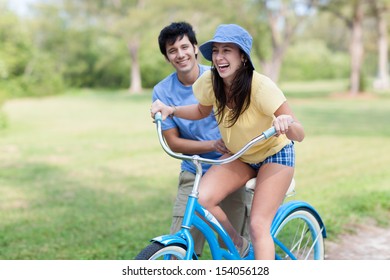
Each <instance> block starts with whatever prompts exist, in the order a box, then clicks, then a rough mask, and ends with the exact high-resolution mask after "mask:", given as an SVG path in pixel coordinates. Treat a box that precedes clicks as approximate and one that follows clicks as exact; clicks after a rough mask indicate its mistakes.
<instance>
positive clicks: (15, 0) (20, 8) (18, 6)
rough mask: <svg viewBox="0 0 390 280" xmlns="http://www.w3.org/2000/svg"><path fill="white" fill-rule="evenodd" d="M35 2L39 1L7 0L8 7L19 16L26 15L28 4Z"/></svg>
mask: <svg viewBox="0 0 390 280" xmlns="http://www.w3.org/2000/svg"><path fill="white" fill-rule="evenodd" d="M37 1H39V0H9V1H8V5H9V7H10V8H11V9H12V10H14V11H15V12H16V13H18V14H19V15H26V14H27V13H28V6H29V4H31V3H34V2H37Z"/></svg>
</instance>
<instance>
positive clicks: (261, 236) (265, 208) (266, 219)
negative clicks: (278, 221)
mask: <svg viewBox="0 0 390 280" xmlns="http://www.w3.org/2000/svg"><path fill="white" fill-rule="evenodd" d="M293 175H294V168H293V167H289V166H285V165H281V164H276V163H267V164H264V165H263V166H262V167H261V168H260V170H259V172H258V175H257V180H256V189H255V194H254V197H253V202H252V210H251V221H250V233H251V239H252V243H253V247H254V250H255V257H256V259H268V260H274V259H275V245H274V242H273V239H272V236H271V233H270V229H271V224H272V220H273V218H274V216H275V214H276V211H277V210H278V208H279V206H280V204H281V203H282V202H283V199H284V197H285V194H286V192H287V189H288V187H289V185H290V183H291V180H292V178H293Z"/></svg>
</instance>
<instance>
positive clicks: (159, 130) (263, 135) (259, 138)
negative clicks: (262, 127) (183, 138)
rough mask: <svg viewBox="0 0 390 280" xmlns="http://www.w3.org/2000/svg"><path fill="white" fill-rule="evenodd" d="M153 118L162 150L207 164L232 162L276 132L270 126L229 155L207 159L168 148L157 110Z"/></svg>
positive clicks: (176, 156)
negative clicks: (222, 157)
mask: <svg viewBox="0 0 390 280" xmlns="http://www.w3.org/2000/svg"><path fill="white" fill-rule="evenodd" d="M154 120H155V123H156V127H157V135H158V140H159V141H160V144H161V146H162V148H163V149H164V151H165V152H166V153H167V154H168V155H170V156H171V157H173V158H177V159H181V160H188V161H198V162H203V163H208V164H215V165H219V164H225V163H229V162H232V161H233V160H235V159H237V158H239V157H240V156H242V155H243V154H244V153H245V152H246V151H247V150H248V149H249V148H250V147H252V146H253V145H254V144H256V143H257V142H260V141H263V140H265V139H268V138H270V137H272V136H274V135H275V134H276V129H275V127H271V128H269V129H267V130H266V131H264V132H263V133H261V134H260V135H259V136H256V137H255V138H253V139H252V140H251V141H249V142H248V143H247V144H246V145H245V146H244V147H242V148H241V149H240V150H239V151H238V152H237V153H235V154H233V155H231V156H230V157H227V158H224V159H209V158H202V157H200V156H199V155H192V156H188V155H183V154H179V153H175V152H173V151H172V150H171V149H170V148H169V146H168V145H167V144H166V143H165V139H164V137H163V135H162V128H161V122H162V116H161V113H160V112H157V113H156V114H155V115H154Z"/></svg>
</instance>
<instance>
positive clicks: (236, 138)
mask: <svg viewBox="0 0 390 280" xmlns="http://www.w3.org/2000/svg"><path fill="white" fill-rule="evenodd" d="M193 91H194V95H195V97H196V98H197V99H198V101H199V103H200V104H202V105H205V106H211V105H213V106H214V107H216V99H215V95H214V91H213V87H212V81H211V71H210V70H209V71H207V72H205V73H204V74H203V75H202V76H201V77H200V78H199V79H198V80H197V81H196V82H195V83H194V85H193ZM285 101H286V97H285V96H284V94H283V92H282V91H281V90H280V89H279V88H278V87H277V85H276V84H275V83H274V82H273V81H272V80H271V79H270V78H268V77H266V76H264V75H261V74H259V73H257V72H255V71H253V79H252V89H251V103H250V105H249V107H248V109H247V110H246V111H245V112H244V113H243V114H241V115H240V117H239V118H238V120H237V122H236V123H235V124H234V125H233V126H232V127H228V122H227V120H228V119H229V112H230V109H229V108H228V107H226V108H225V117H224V120H222V121H221V122H220V124H219V130H220V132H221V135H222V139H223V140H224V142H225V145H226V147H227V148H228V149H229V150H230V151H231V152H232V153H236V152H238V151H239V150H240V149H241V148H242V147H244V146H245V145H246V144H247V143H248V142H249V141H251V140H252V139H253V138H255V137H256V136H258V135H260V134H261V133H262V132H263V131H265V130H267V129H268V128H270V127H271V126H272V121H273V119H274V113H275V111H276V110H277V109H278V108H279V107H280V106H281V105H282V104H283V103H284V102H285ZM220 118H221V116H217V120H218V121H219V120H220ZM288 143H290V140H289V139H288V138H287V137H286V136H285V135H280V136H279V137H270V138H269V139H267V140H265V141H261V142H258V143H256V144H255V145H254V146H252V147H251V148H250V149H249V150H248V151H247V152H246V153H245V154H244V155H242V156H241V160H242V161H244V162H247V163H259V162H262V161H264V160H265V159H266V158H267V157H269V156H271V155H274V154H276V153H277V152H279V151H280V150H281V149H282V148H283V147H284V146H285V145H287V144H288Z"/></svg>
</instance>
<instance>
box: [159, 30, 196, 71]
mask: <svg viewBox="0 0 390 280" xmlns="http://www.w3.org/2000/svg"><path fill="white" fill-rule="evenodd" d="M166 50H167V58H168V61H169V62H170V63H171V64H172V66H173V67H174V68H175V69H176V71H177V72H189V71H191V70H192V69H193V68H194V66H195V65H196V63H197V61H196V57H195V54H197V53H198V47H197V46H193V45H192V44H191V42H190V41H189V40H188V37H187V35H184V37H183V38H182V39H181V40H180V38H178V39H177V40H176V41H175V43H173V44H172V45H168V44H167V46H166Z"/></svg>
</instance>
